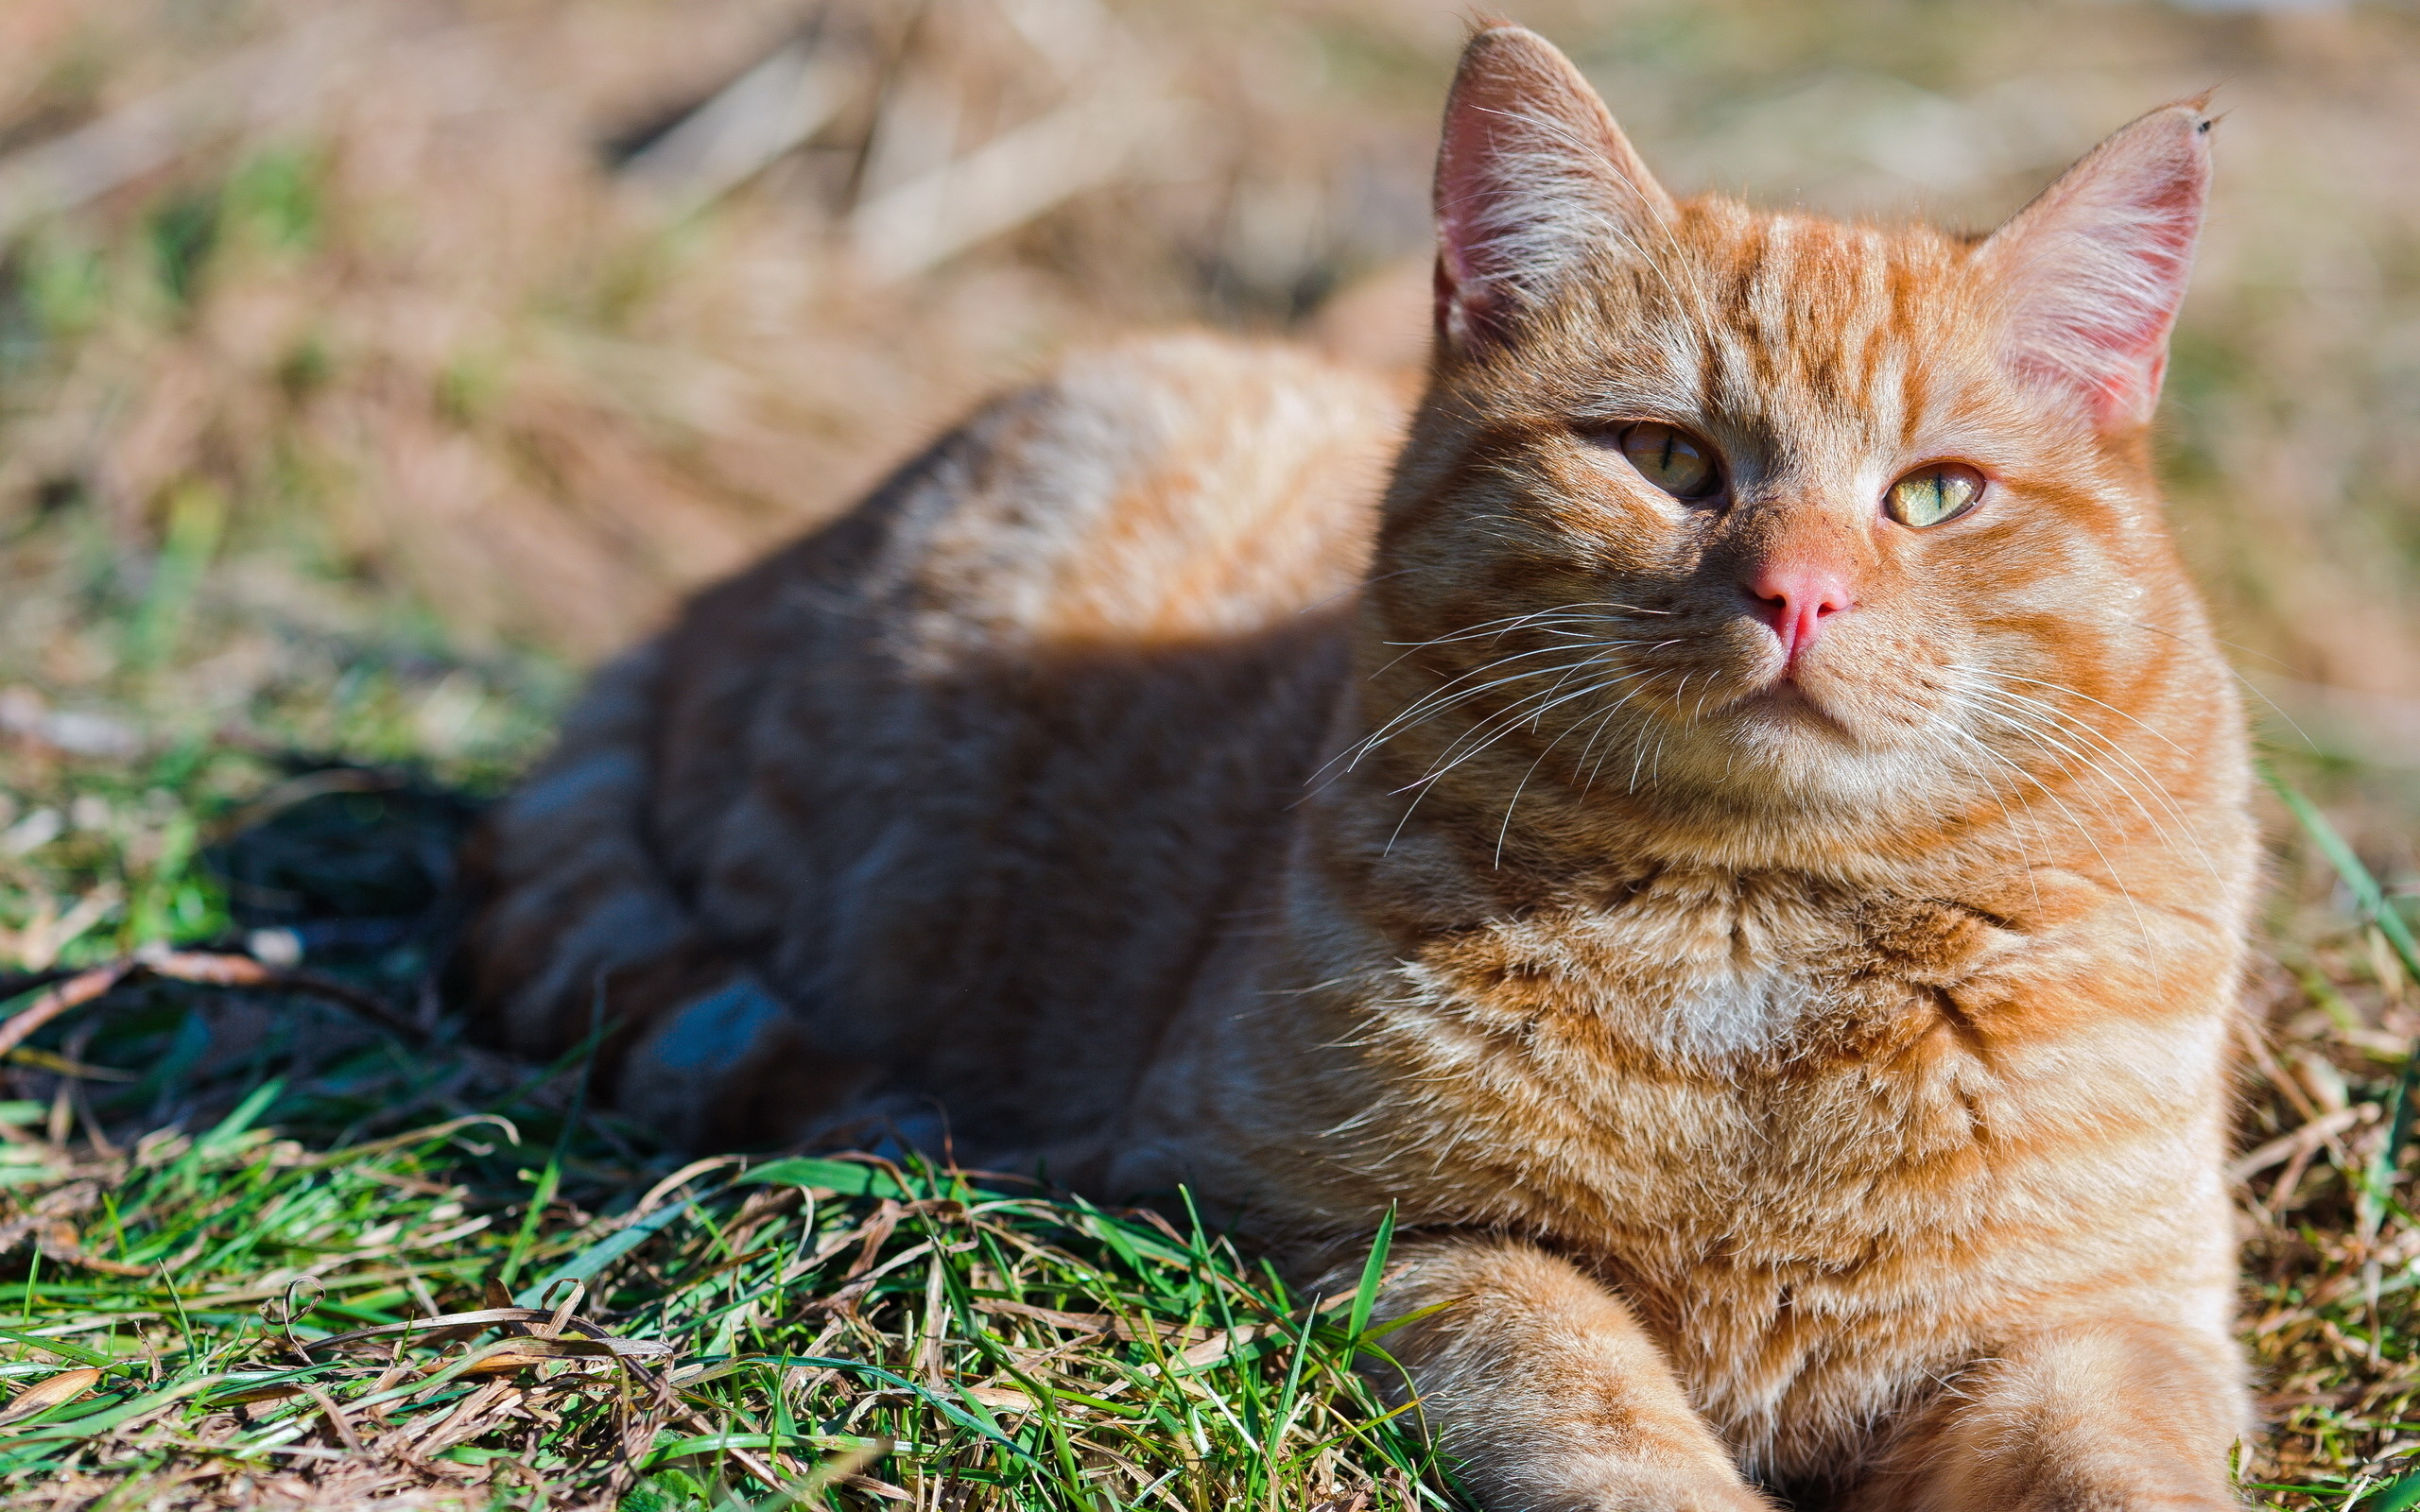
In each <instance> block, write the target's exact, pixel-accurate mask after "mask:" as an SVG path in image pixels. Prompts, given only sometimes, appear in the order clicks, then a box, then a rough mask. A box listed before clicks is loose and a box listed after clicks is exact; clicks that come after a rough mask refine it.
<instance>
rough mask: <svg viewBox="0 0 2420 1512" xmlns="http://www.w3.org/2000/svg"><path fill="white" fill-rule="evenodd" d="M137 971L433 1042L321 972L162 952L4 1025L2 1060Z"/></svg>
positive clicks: (80, 982) (98, 970) (47, 998)
mask: <svg viewBox="0 0 2420 1512" xmlns="http://www.w3.org/2000/svg"><path fill="white" fill-rule="evenodd" d="M138 971H148V972H150V973H151V974H152V975H153V976H159V977H165V978H167V979H168V980H170V981H174V982H192V983H195V984H197V985H199V986H203V987H237V988H265V989H268V990H270V991H279V992H302V993H306V994H308V995H310V996H312V997H317V998H323V999H326V1000H327V1001H328V1002H331V1003H334V1004H337V1005H339V1006H341V1007H344V1008H347V1009H350V1010H351V1011H352V1012H354V1013H355V1014H357V1015H359V1016H360V1017H361V1018H364V1019H367V1020H369V1021H370V1022H372V1023H374V1024H376V1025H377V1026H378V1027H380V1028H381V1029H384V1030H386V1031H387V1032H388V1033H389V1034H392V1035H396V1036H399V1037H400V1038H402V1039H405V1040H410V1041H411V1042H412V1043H414V1044H425V1043H427V1042H428V1039H429V1035H428V1031H427V1030H425V1029H423V1028H422V1027H421V1026H420V1025H419V1024H416V1023H414V1022H411V1021H410V1020H408V1019H406V1018H404V1017H402V1016H401V1015H399V1014H397V1013H395V1012H394V1011H393V1010H391V1009H389V1007H388V1006H387V1005H385V1004H383V1003H381V1002H379V1001H378V1000H377V999H376V998H373V997H372V996H371V995H370V994H369V993H367V992H364V991H362V990H360V989H359V988H354V987H349V986H347V985H346V984H344V983H342V982H337V981H333V980H331V979H330V978H327V977H324V976H320V975H319V974H317V973H316V972H311V971H279V970H277V969H276V968H274V967H268V966H263V965H262V964H261V963H260V962H258V961H256V960H254V959H252V958H251V956H249V955H221V954H214V953H212V952H208V951H161V952H147V953H143V954H134V955H129V956H125V957H122V958H120V959H118V960H114V961H112V962H110V963H109V964H108V965H106V966H95V967H93V968H90V969H89V970H86V971H78V973H77V974H76V975H74V976H72V977H69V978H68V979H67V980H66V981H64V982H61V983H60V984H59V985H57V986H56V987H53V988H51V989H50V990H49V991H47V992H44V993H43V995H42V996H41V997H38V998H36V999H34V1001H33V1002H31V1003H29V1004H27V1005H26V1006H25V1007H24V1008H23V1009H21V1010H20V1011H18V1012H17V1013H15V1014H14V1015H12V1016H10V1017H9V1019H7V1020H6V1021H0V1056H5V1055H7V1054H9V1052H10V1051H12V1050H14V1049H16V1048H17V1047H18V1046H19V1045H21V1044H23V1043H24V1042H25V1041H26V1037H28V1036H30V1035H31V1034H33V1032H34V1031H35V1030H37V1029H40V1028H41V1027H42V1026H43V1024H46V1023H48V1022H51V1021H52V1020H53V1019H56V1018H58V1017H59V1016H60V1015H61V1014H62V1013H65V1012H67V1011H69V1010H70V1009H73V1008H79V1007H82V1006H83V1005H85V1004H87V1003H90V1002H92V1001H93V1000H94V999H95V998H98V997H101V996H102V995H104V994H106V993H107V992H108V991H109V990H110V989H111V988H114V987H116V986H117V985H118V984H119V983H121V982H123V981H125V980H126V979H127V978H128V977H130V976H132V975H134V974H135V973H136V972H138Z"/></svg>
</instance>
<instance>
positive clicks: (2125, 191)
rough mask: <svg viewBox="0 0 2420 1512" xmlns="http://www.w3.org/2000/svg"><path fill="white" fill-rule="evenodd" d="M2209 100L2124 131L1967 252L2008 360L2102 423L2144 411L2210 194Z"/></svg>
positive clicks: (2128, 419)
mask: <svg viewBox="0 0 2420 1512" xmlns="http://www.w3.org/2000/svg"><path fill="white" fill-rule="evenodd" d="M2208 106H2209V96H2207V95H2203V96H2201V97H2200V98H2197V99H2190V100H2182V101H2179V102H2178V103H2176V104H2174V105H2169V106H2165V107H2163V108H2162V109H2159V110H2156V111H2153V112H2151V113H2150V114H2149V115H2146V116H2144V117H2143V118H2142V119H2140V120H2138V121H2135V123H2134V124H2132V125H2131V126H2127V127H2124V128H2121V129H2119V130H2118V132H2117V133H2116V134H2115V135H2113V136H2111V137H2110V138H2109V140H2108V141H2106V142H2103V143H2101V144H2100V146H2097V147H2095V148H2093V149H2092V151H2091V152H2090V153H2089V154H2088V155H2086V156H2085V158H2084V159H2083V161H2082V162H2080V163H2077V164H2076V165H2075V166H2074V167H2072V168H2069V169H2068V170H2067V171H2066V174H2064V175H2063V176H2061V178H2060V180H2059V181H2058V182H2056V183H2054V184H2052V185H2051V186H2050V187H2049V188H2048V189H2047V190H2044V191H2043V193H2042V195H2041V197H2040V198H2036V199H2035V200H2034V201H2033V202H2032V203H2031V204H2030V205H2028V206H2026V207H2025V208H2024V209H2023V210H2020V211H2018V212H2017V213H2016V215H2015V216H2014V218H2012V219H2011V220H2010V221H2009V223H2008V224H2007V225H2005V226H2002V227H2001V228H2000V229H1999V230H1998V231H1997V232H1993V233H1992V235H1991V237H1990V239H1988V240H1987V241H1985V242H1984V243H1983V245H1982V246H1981V247H1980V248H1979V249H1977V250H1976V254H1975V255H1976V259H1977V261H1978V263H1979V265H1980V266H1981V267H1982V269H1983V272H1984V276H1985V278H1986V280H1987V281H1988V282H1989V283H1990V284H1991V285H1992V286H1994V287H1995V288H1996V289H1997V291H1998V293H1999V296H2000V298H2001V300H2002V301H2003V302H2004V308H2005V310H2006V316H2007V326H2006V335H2005V337H2004V339H2005V341H2006V348H2005V355H2006V357H2007V360H2008V362H2009V364H2010V365H2011V366H2012V367H2014V368H2015V369H2017V370H2018V371H2019V372H2022V373H2024V374H2025V375H2026V376H2027V377H2029V378H2031V379H2033V380H2034V381H2036V382H2038V383H2040V384H2043V385H2044V386H2046V387H2050V388H2052V389H2054V390H2058V391H2063V392H2064V393H2066V395H2068V396H2069V397H2070V398H2072V399H2074V400H2076V401H2078V402H2081V403H2082V404H2083V405H2084V407H2085V409H2086V410H2087V412H2088V413H2089V414H2090V416H2091V418H2092V421H2093V422H2094V424H2095V425H2097V426H2098V427H2099V428H2100V429H2102V430H2104V431H2115V430H2130V429H2134V428H2136V427H2139V426H2141V425H2142V424H2144V423H2145V422H2147V421H2150V419H2151V418H2152V406H2153V405H2154V404H2157V403H2158V402H2159V386H2160V379H2161V377H2162V376H2163V375H2164V374H2165V373H2166V372H2167V370H2168V334H2169V327H2170V326H2172V325H2174V324H2175V323H2176V310H2177V306H2178V305H2179V304H2180V303H2182V302H2183V301H2184V299H2185V281H2186V275H2187V273H2189V272H2190V271H2191V269H2192V266H2193V240H2194V237H2195V236H2196V235H2197V234H2198V233H2199V232H2200V231H2201V229H2202V207H2203V204H2204V200H2206V199H2207V198H2208V196H2209V188H2210V127H2211V125H2212V124H2213V123H2212V120H2211V116H2210V114H2209V110H2208Z"/></svg>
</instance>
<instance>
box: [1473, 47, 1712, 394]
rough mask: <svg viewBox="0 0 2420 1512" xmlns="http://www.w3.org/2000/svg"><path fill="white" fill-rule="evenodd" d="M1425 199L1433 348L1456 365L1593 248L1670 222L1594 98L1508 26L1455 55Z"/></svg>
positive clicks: (1660, 192) (1662, 200)
mask: <svg viewBox="0 0 2420 1512" xmlns="http://www.w3.org/2000/svg"><path fill="white" fill-rule="evenodd" d="M1436 194H1437V335H1438V337H1439V339H1440V341H1441V342H1443V345H1444V346H1445V347H1446V348H1447V349H1449V350H1451V351H1454V352H1461V353H1465V354H1468V353H1474V352H1478V351H1480V350H1483V349H1485V348H1487V347H1490V346H1494V345H1496V344H1498V343H1501V342H1502V341H1504V340H1505V339H1506V338H1507V337H1508V336H1509V335H1511V333H1512V331H1513V327H1514V326H1515V325H1516V324H1518V322H1519V320H1520V318H1521V316H1522V315H1523V313H1524V312H1526V311H1528V310H1530V309H1531V308H1533V307H1535V306H1536V305H1538V304H1539V303H1541V302H1543V301H1545V300H1546V298H1547V295H1548V293H1549V292H1550V291H1551V290H1552V289H1553V288H1554V287H1555V286H1556V285H1557V284H1558V283H1560V282H1561V281H1562V279H1563V278H1564V275H1565V274H1566V273H1568V272H1569V271H1570V269H1571V266H1572V265H1573V264H1575V263H1577V262H1579V261H1580V260H1581V259H1582V258H1584V257H1586V256H1587V255H1588V254H1589V252H1590V251H1591V250H1592V249H1598V248H1603V247H1613V246H1622V245H1627V244H1630V243H1632V242H1634V241H1635V240H1637V239H1638V237H1639V236H1640V233H1641V232H1646V231H1648V230H1649V228H1650V227H1651V226H1652V225H1653V224H1654V223H1656V222H1659V221H1665V220H1669V219H1670V218H1671V217H1672V215H1674V211H1673V208H1672V199H1671V197H1670V196H1669V195H1667V194H1666V193H1665V192H1664V188H1663V186H1662V185H1661V184H1658V183H1657V182H1656V181H1655V179H1654V177H1653V176H1652V175H1651V174H1650V173H1649V172H1648V171H1647V165H1646V164H1645V163H1641V162H1639V160H1638V154H1637V153H1635V152H1634V151H1632V150H1631V146H1630V142H1629V140H1628V139H1627V138H1625V137H1624V136H1623V135H1622V131H1621V128H1620V127H1617V126H1616V125H1615V124H1614V118H1613V115H1612V113H1611V112H1608V111H1607V110H1606V109H1605V102H1604V101H1603V100H1602V99H1600V98H1599V97H1598V94H1597V91H1596V90H1595V88H1593V87H1592V86H1591V85H1590V84H1589V82H1588V80H1587V79H1586V78H1584V77H1582V76H1581V73H1580V70H1579V69H1577V68H1574V67H1573V66H1572V65H1571V60H1569V59H1567V58H1565V57H1564V55H1563V54H1562V53H1561V52H1560V51H1558V50H1557V49H1556V47H1555V45H1554V43H1550V42H1548V41H1547V40H1546V39H1545V38H1544V37H1541V36H1539V35H1538V34H1537V33H1536V32H1533V31H1526V30H1524V29H1522V28H1521V27H1519V26H1489V27H1486V28H1485V29H1483V30H1481V31H1479V32H1478V34H1477V35H1475V36H1473V37H1472V38H1471V40H1470V44H1469V45H1468V46H1466V47H1465V48H1463V49H1462V62H1461V68H1460V69H1459V70H1457V71H1456V73H1455V75H1454V89H1453V93H1452V94H1449V95H1447V96H1446V100H1445V130H1444V135H1443V140H1442V141H1441V142H1440V143H1439V145H1438V148H1437V191H1436Z"/></svg>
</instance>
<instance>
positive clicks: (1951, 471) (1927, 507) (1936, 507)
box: [1882, 462, 1983, 530]
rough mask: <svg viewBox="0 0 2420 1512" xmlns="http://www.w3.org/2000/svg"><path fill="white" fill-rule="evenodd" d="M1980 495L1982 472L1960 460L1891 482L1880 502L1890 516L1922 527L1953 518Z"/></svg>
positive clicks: (1926, 468)
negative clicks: (1888, 489)
mask: <svg viewBox="0 0 2420 1512" xmlns="http://www.w3.org/2000/svg"><path fill="white" fill-rule="evenodd" d="M1982 496H1983V474H1981V473H1980V472H1976V471H1975V470H1974V469H1973V468H1971V467H1967V466H1965V465H1964V464H1963V463H1959V462H1936V463H1934V464H1933V465H1932V466H1931V467H1922V468H1918V469H1916V471H1914V472H1910V473H1909V474H1908V475H1907V476H1906V477H1904V478H1901V479H1900V480H1899V481H1898V482H1896V483H1893V484H1892V485H1891V491H1890V493H1889V494H1888V495H1886V496H1885V497H1884V499H1883V501H1882V507H1883V508H1885V509H1887V510H1889V511H1890V514H1891V518H1892V519H1893V520H1896V521H1898V522H1899V523H1900V524H1903V525H1910V526H1912V527H1914V528H1915V529H1918V530H1922V529H1923V528H1924V527H1925V526H1927V525H1937V524H1941V523H1942V522H1943V521H1944V520H1954V519H1956V518H1957V517H1958V516H1960V515H1962V514H1964V513H1965V512H1966V511H1967V510H1969V509H1972V508H1973V507H1975V501H1976V500H1978V499H1979V498H1981V497H1982Z"/></svg>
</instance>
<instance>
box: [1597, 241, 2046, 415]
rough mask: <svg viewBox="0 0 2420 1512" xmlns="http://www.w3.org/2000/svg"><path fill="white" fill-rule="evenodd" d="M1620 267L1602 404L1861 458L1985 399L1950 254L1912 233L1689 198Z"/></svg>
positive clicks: (1969, 296) (1971, 313) (1972, 313)
mask: <svg viewBox="0 0 2420 1512" xmlns="http://www.w3.org/2000/svg"><path fill="white" fill-rule="evenodd" d="M1625 260H1626V261H1631V262H1632V264H1633V266H1631V267H1630V268H1629V269H1628V270H1627V276H1626V277H1623V278H1621V279H1620V280H1619V282H1620V283H1621V284H1622V285H1623V287H1624V288H1625V289H1626V291H1627V297H1626V298H1622V299H1618V300H1615V301H1604V302H1601V303H1599V306H1598V310H1599V317H1600V318H1602V319H1604V320H1605V321H1606V322H1607V323H1608V324H1609V325H1610V326H1611V327H1613V329H1609V330H1606V331H1604V332H1602V333H1601V335H1602V338H1603V339H1602V342H1601V345H1600V347H1599V350H1600V351H1601V352H1605V353H1607V354H1608V355H1609V356H1610V357H1611V359H1612V360H1609V361H1607V362H1606V363H1605V364H1604V366H1603V367H1602V368H1601V369H1600V386H1601V387H1602V388H1603V389H1604V390H1605V398H1606V400H1607V401H1608V402H1609V403H1613V404H1624V403H1627V404H1632V405H1634V406H1637V405H1644V404H1652V405H1654V406H1656V407H1659V408H1668V409H1674V410H1679V411H1682V412H1684V414H1685V415H1693V416H1695V417H1696V418H1698V419H1699V420H1700V421H1702V422H1703V423H1706V424H1709V425H1713V426H1717V427H1720V428H1722V429H1726V430H1734V431H1738V432H1743V433H1747V434H1751V435H1756V436H1766V437H1770V438H1773V439H1775V440H1776V441H1778V440H1780V439H1781V438H1789V440H1790V442H1791V443H1792V444H1791V449H1792V450H1803V449H1804V448H1805V447H1806V446H1807V445H1809V444H1811V443H1814V442H1815V441H1817V439H1818V438H1827V439H1828V440H1829V442H1830V443H1831V444H1832V445H1833V446H1836V447H1839V448H1845V449H1855V450H1865V451H1870V450H1875V449H1886V448H1891V447H1895V446H1904V445H1909V444H1912V443H1913V441H1914V439H1915V438H1916V436H1917V434H1918V433H1920V432H1922V431H1924V430H1926V429H1927V428H1928V427H1937V426H1940V425H1943V424H1948V423H1955V422H1956V421H1958V419H1959V418H1960V415H1961V413H1962V412H1966V411H1971V410H1973V409H1974V408H1976V407H1977V405H1978V404H1979V402H1980V403H1985V404H1988V402H1989V401H1990V400H1991V399H1993V398H1995V397H1997V393H1996V391H1997V389H1998V387H1999V386H1998V385H1997V384H1995V383H1993V382H1992V381H1991V380H1992V378H1993V376H1994V373H1995V369H1994V366H1993V365H1992V364H1991V363H1990V362H1989V361H1988V360H1987V352H1988V341H1987V339H1986V334H1985V329H1984V327H1985V324H1986V318H1987V316H1986V312H1985V311H1984V310H1982V309H1981V308H1979V301H1978V300H1977V298H1976V291H1975V290H1974V289H1973V287H1972V285H1971V281H1970V279H1969V278H1968V277H1967V276H1966V269H1965V259H1964V256H1963V251H1962V248H1961V246H1960V244H1959V243H1957V242H1956V241H1953V240H1952V239H1951V238H1949V237H1947V236H1945V235H1943V234H1942V233H1940V232H1935V231H1932V230H1930V229H1928V228H1924V227H1914V228H1908V229H1899V228H1884V227H1876V226H1871V225H1856V224H1848V223H1844V222H1841V221H1834V220H1827V219H1824V218H1822V217H1819V216H1814V215H1770V214H1758V213H1755V212H1752V211H1750V210H1748V209H1746V208H1745V207H1743V206H1739V205H1737V204H1736V203H1733V202H1729V201H1721V200H1714V201H1706V200H1701V201H1696V202H1693V203H1692V204H1690V205H1688V206H1686V207H1685V209H1684V211H1683V213H1682V215H1681V216H1680V218H1679V220H1678V221H1677V222H1676V223H1675V224H1673V225H1672V226H1671V227H1670V228H1669V234H1668V236H1666V237H1663V238H1659V239H1658V241H1657V242H1656V243H1654V244H1650V245H1644V246H1635V247H1633V248H1631V249H1625Z"/></svg>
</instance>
